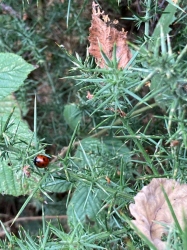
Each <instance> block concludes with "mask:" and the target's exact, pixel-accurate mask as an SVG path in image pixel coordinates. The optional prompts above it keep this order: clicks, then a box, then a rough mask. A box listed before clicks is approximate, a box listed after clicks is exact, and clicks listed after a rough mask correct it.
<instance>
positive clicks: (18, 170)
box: [0, 154, 39, 196]
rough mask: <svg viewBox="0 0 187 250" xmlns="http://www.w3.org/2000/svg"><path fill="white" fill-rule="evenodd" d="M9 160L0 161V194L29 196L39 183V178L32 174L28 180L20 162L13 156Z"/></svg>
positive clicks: (10, 155)
mask: <svg viewBox="0 0 187 250" xmlns="http://www.w3.org/2000/svg"><path fill="white" fill-rule="evenodd" d="M9 157H10V159H1V161H0V193H1V194H3V195H5V194H6V195H7V194H8V195H13V196H20V195H26V194H29V193H30V192H31V191H32V190H33V188H34V187H35V186H36V182H38V181H39V176H38V175H36V174H34V173H32V174H31V176H30V177H29V178H28V177H26V176H25V175H24V172H23V171H22V166H21V162H20V160H19V159H18V158H17V157H16V156H15V155H13V154H9Z"/></svg>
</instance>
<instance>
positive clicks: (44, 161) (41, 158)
mask: <svg viewBox="0 0 187 250" xmlns="http://www.w3.org/2000/svg"><path fill="white" fill-rule="evenodd" d="M49 162H50V158H49V157H47V156H45V155H37V156H36V157H35V159H34V164H35V165H36V167H38V168H46V167H47V166H48V164H49Z"/></svg>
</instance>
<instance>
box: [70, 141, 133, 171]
mask: <svg viewBox="0 0 187 250" xmlns="http://www.w3.org/2000/svg"><path fill="white" fill-rule="evenodd" d="M113 156H114V157H117V156H118V157H119V158H123V160H124V161H125V162H129V161H130V159H131V158H130V151H129V149H128V148H127V147H126V145H124V144H123V143H122V142H121V141H120V140H117V139H115V138H112V137H107V138H104V139H103V140H99V139H97V138H92V137H87V138H85V139H83V140H82V141H81V146H78V148H77V151H76V153H75V159H77V164H78V165H79V166H80V167H85V165H88V162H90V164H92V165H97V167H100V166H102V165H104V166H105V167H106V166H107V171H108V170H109V163H108V160H109V159H111V158H112V157H113ZM111 168H112V169H113V165H112V161H111ZM103 171H104V169H103Z"/></svg>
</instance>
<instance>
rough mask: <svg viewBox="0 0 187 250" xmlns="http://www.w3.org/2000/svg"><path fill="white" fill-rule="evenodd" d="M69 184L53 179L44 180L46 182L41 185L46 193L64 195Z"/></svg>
mask: <svg viewBox="0 0 187 250" xmlns="http://www.w3.org/2000/svg"><path fill="white" fill-rule="evenodd" d="M71 185H72V184H71V182H69V181H66V180H61V179H56V178H55V177H54V176H53V178H50V179H46V182H45V183H44V184H43V185H42V188H44V189H45V190H46V191H47V192H55V193H64V192H66V191H68V190H69V189H70V188H71Z"/></svg>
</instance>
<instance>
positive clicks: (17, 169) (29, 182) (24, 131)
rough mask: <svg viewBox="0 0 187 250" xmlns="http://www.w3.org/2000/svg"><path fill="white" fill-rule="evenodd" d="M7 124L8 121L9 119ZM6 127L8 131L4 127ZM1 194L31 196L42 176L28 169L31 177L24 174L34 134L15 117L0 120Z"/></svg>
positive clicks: (6, 116) (5, 116) (4, 117)
mask: <svg viewBox="0 0 187 250" xmlns="http://www.w3.org/2000/svg"><path fill="white" fill-rule="evenodd" d="M9 118H10V120H9V122H8V123H7V119H9ZM5 125H6V129H5V130H4V127H5ZM2 130H4V132H3V133H1V134H0V135H1V137H0V155H1V159H0V193H2V194H9V195H13V196H20V195H25V194H29V193H30V192H31V191H32V190H33V188H34V187H35V186H36V182H38V181H39V179H40V176H39V175H38V174H36V173H33V172H32V170H31V168H30V169H28V171H29V172H30V177H26V176H25V174H24V171H23V169H24V167H25V166H26V165H27V166H29V164H28V163H29V162H27V158H28V153H29V152H28V147H29V145H30V143H31V144H32V139H33V133H32V132H31V131H30V130H29V128H28V125H27V124H26V123H24V122H22V121H20V119H18V118H15V117H13V116H11V117H9V116H8V115H4V116H3V117H2V118H1V119H0V131H2Z"/></svg>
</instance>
